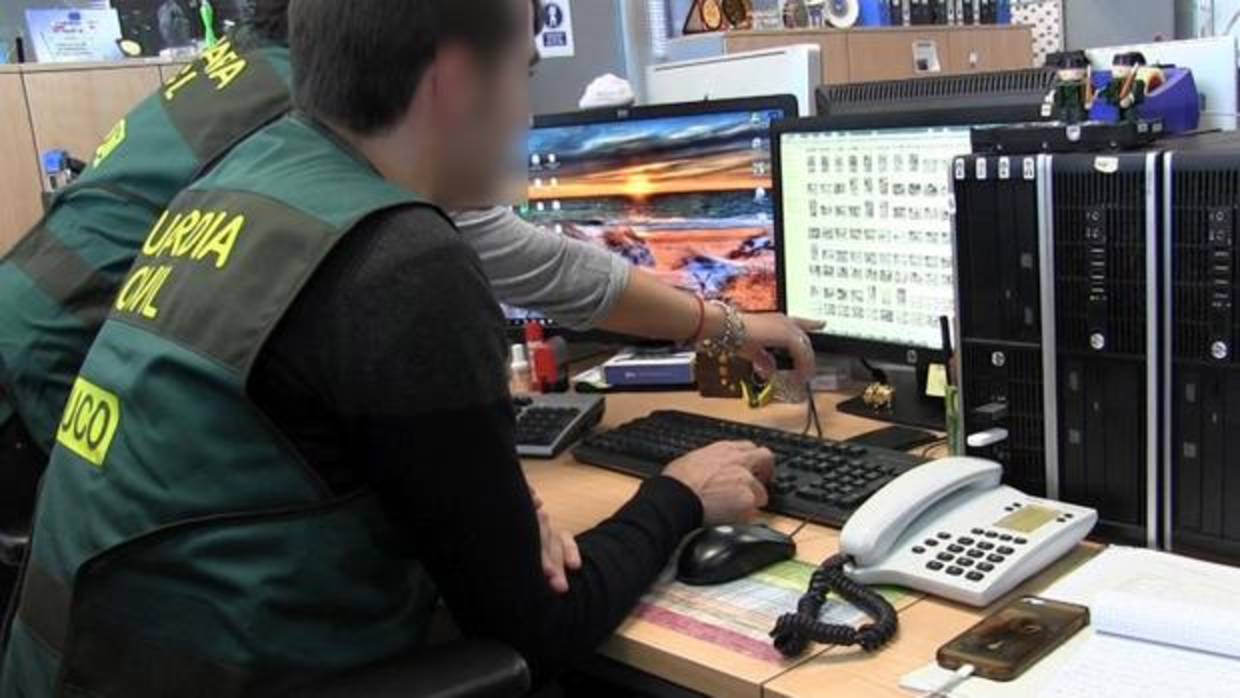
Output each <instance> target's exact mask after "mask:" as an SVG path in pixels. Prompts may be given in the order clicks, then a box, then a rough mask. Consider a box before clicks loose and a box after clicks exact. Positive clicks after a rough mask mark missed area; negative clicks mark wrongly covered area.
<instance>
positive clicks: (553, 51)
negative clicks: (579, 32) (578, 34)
mask: <svg viewBox="0 0 1240 698" xmlns="http://www.w3.org/2000/svg"><path fill="white" fill-rule="evenodd" d="M573 54H574V45H573V9H572V6H571V5H570V3H569V0H546V2H544V3H543V8H542V31H540V32H539V33H538V55H540V56H542V57H543V58H571V57H572V56H573Z"/></svg>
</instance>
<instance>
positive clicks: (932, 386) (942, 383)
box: [926, 364, 947, 397]
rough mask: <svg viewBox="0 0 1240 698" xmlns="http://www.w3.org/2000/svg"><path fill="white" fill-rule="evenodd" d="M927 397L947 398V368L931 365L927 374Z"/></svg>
mask: <svg viewBox="0 0 1240 698" xmlns="http://www.w3.org/2000/svg"><path fill="white" fill-rule="evenodd" d="M926 397H947V367H946V366H944V365H943V364H930V370H929V371H928V372H927V373H926Z"/></svg>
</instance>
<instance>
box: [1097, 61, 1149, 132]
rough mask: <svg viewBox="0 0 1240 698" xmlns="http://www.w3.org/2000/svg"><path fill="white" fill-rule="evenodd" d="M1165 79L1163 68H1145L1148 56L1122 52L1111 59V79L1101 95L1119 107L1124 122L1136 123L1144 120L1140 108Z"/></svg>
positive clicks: (1121, 119) (1120, 118)
mask: <svg viewBox="0 0 1240 698" xmlns="http://www.w3.org/2000/svg"><path fill="white" fill-rule="evenodd" d="M1161 82H1162V80H1161V74H1160V71H1157V70H1153V71H1151V70H1148V69H1146V68H1145V56H1144V55H1142V54H1140V53H1136V52H1133V53H1120V54H1117V55H1116V56H1115V59H1114V60H1113V61H1112V62H1111V81H1110V82H1109V83H1107V86H1106V89H1104V90H1103V91H1102V94H1101V95H1100V96H1101V97H1102V98H1103V99H1105V100H1106V101H1107V104H1110V105H1111V106H1113V107H1115V108H1116V109H1118V110H1119V120H1120V121H1121V122H1125V123H1133V122H1136V121H1139V120H1140V116H1139V115H1138V114H1137V109H1138V108H1139V107H1140V106H1141V105H1142V104H1143V103H1144V102H1145V98H1146V96H1147V95H1148V94H1149V93H1150V92H1151V91H1153V90H1155V89H1157V88H1158V85H1159V84H1161Z"/></svg>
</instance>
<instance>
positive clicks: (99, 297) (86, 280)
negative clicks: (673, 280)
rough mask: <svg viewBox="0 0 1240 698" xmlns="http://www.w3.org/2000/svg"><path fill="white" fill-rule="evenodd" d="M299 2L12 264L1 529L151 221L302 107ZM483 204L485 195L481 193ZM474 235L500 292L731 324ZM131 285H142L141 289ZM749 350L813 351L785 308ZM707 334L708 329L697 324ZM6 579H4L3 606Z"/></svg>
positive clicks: (595, 311) (230, 44)
mask: <svg viewBox="0 0 1240 698" xmlns="http://www.w3.org/2000/svg"><path fill="white" fill-rule="evenodd" d="M288 4H289V0H257V1H256V3H255V7H254V14H253V17H252V18H251V20H250V21H249V22H248V24H247V25H246V26H243V27H242V28H241V30H240V31H239V32H237V34H236V35H235V36H233V37H231V38H230V40H229V41H227V42H225V43H224V44H221V45H220V46H218V47H216V48H215V49H213V50H212V51H210V52H208V54H207V55H205V56H204V58H203V59H202V60H201V61H198V62H196V63H194V64H191V66H189V67H188V68H187V69H186V70H184V71H182V73H180V74H179V75H177V76H176V77H174V78H173V79H172V80H171V81H169V83H168V84H167V85H165V86H163V87H161V88H160V89H159V90H158V91H157V92H156V93H155V94H153V95H151V96H150V97H149V98H148V99H147V100H145V101H144V102H143V103H142V104H141V105H140V106H139V107H137V108H136V109H135V110H133V111H132V112H131V113H130V114H128V115H127V116H126V117H125V118H124V119H123V120H121V122H120V123H119V124H118V126H117V128H116V129H114V130H113V133H112V135H111V136H110V137H109V138H108V139H107V141H106V142H105V143H104V144H103V145H102V146H101V147H100V148H99V151H98V153H97V154H96V157H95V160H94V162H93V164H92V166H91V167H90V168H89V169H88V170H87V172H86V173H85V174H84V175H83V177H82V179H81V180H80V181H79V182H77V183H76V184H75V185H74V186H73V187H71V189H70V190H69V191H67V192H64V193H62V195H61V196H60V197H59V198H58V199H57V200H56V202H55V205H54V207H53V208H52V210H51V211H50V212H49V214H48V215H47V216H46V217H45V218H44V219H43V220H42V221H40V222H39V224H38V225H36V226H35V227H34V228H33V229H32V230H31V231H30V232H29V233H28V234H27V235H26V236H25V237H24V238H23V240H22V241H21V242H20V243H19V244H18V246H17V247H16V248H15V249H14V250H13V252H12V253H11V254H10V255H8V256H7V257H5V259H4V260H3V262H2V263H0V397H2V398H4V399H7V400H8V401H9V402H10V403H12V404H11V406H12V407H15V408H16V415H18V416H17V417H15V418H12V419H9V420H7V422H6V420H5V418H4V417H3V415H7V414H8V413H9V408H8V406H6V405H3V404H0V462H4V463H8V464H9V465H10V467H9V468H5V469H4V470H3V473H2V474H0V504H2V505H3V506H2V507H0V530H3V531H4V532H7V533H13V532H20V531H8V530H7V529H9V528H11V527H17V528H23V529H24V527H25V525H26V524H27V523H28V522H29V520H30V516H31V511H32V508H33V500H34V491H35V485H36V483H37V480H38V477H39V476H40V475H41V472H42V469H43V465H44V464H45V463H46V459H47V454H48V453H49V452H50V451H51V448H52V446H53V445H54V443H55V438H56V430H57V428H58V426H59V425H60V422H61V418H62V416H63V414H64V409H65V404H66V402H67V400H68V398H69V395H70V392H71V390H72V387H73V383H74V378H75V377H76V375H77V372H78V370H79V368H80V367H81V365H82V361H83V359H84V358H85V355H86V352H87V350H88V349H89V348H90V344H91V342H92V341H93V340H94V337H95V335H96V334H97V333H98V331H99V327H100V325H101V324H102V322H103V319H104V318H105V317H106V316H107V314H108V312H109V311H110V309H111V305H112V304H113V302H114V300H115V299H116V294H117V292H118V291H119V290H121V289H122V282H123V281H124V280H125V274H126V273H127V272H128V271H129V268H130V266H131V265H132V263H133V260H134V257H135V256H136V255H137V253H138V251H139V248H140V247H141V245H142V243H143V240H144V238H145V237H146V235H147V233H148V231H149V230H150V229H151V227H152V226H153V225H154V224H155V223H156V219H157V217H158V215H159V214H160V213H161V212H162V210H163V209H164V208H165V207H166V206H167V204H168V202H169V201H170V200H171V198H172V197H173V196H174V195H175V194H176V193H177V192H179V191H180V190H181V189H182V188H184V187H185V186H187V185H188V184H189V183H190V182H191V181H192V180H193V178H194V177H195V175H196V172H198V171H199V169H200V168H202V167H204V166H207V165H209V163H211V162H212V161H213V160H215V159H216V158H217V157H218V156H220V155H222V154H224V153H226V152H227V150H228V149H229V148H230V147H232V145H233V144H235V143H236V142H238V141H239V140H241V139H242V138H243V137H244V136H246V135H247V134H249V133H251V132H253V131H254V130H256V129H258V128H260V127H261V126H262V125H264V124H265V123H268V122H269V121H271V120H272V119H273V118H276V117H277V116H279V115H281V114H283V113H284V112H286V111H287V109H288V107H289V95H288V85H287V81H288V80H289V56H288V47H287V36H286V34H287V22H286V17H287V11H288ZM474 203H477V202H474ZM457 221H458V224H459V226H460V229H461V233H462V236H463V239H464V240H465V241H466V242H467V243H468V244H469V245H470V246H471V247H473V248H474V250H475V251H476V252H477V253H478V255H479V257H480V259H481V261H482V270H483V271H484V273H485V274H486V276H487V279H488V281H489V282H490V284H491V286H492V288H493V290H494V291H495V293H496V295H497V296H498V297H499V298H500V300H502V301H504V302H507V303H509V304H511V305H516V306H520V307H525V308H530V309H533V310H540V311H542V312H544V313H546V314H547V315H549V316H550V317H552V318H554V319H555V320H557V321H559V322H561V323H562V324H564V325H566V326H568V327H573V328H581V329H585V328H590V327H597V328H599V329H604V330H609V331H612V332H616V333H622V334H630V335H637V336H642V337H649V338H653V339H664V340H691V339H699V338H703V337H714V336H718V335H719V334H721V333H722V332H723V331H724V324H725V321H726V314H725V312H724V311H723V309H722V308H721V307H719V306H716V305H703V304H699V303H698V302H697V300H696V299H695V298H693V297H692V296H690V295H688V294H685V293H681V292H679V291H677V290H676V289H673V288H670V287H667V286H665V285H664V284H662V283H660V282H659V281H658V280H657V279H655V278H654V277H653V276H652V275H650V274H647V273H645V272H644V271H640V270H633V269H631V267H630V266H629V265H628V264H627V263H625V262H624V261H623V260H621V259H619V258H618V257H616V256H614V255H611V254H609V253H608V252H607V251H606V250H603V249H600V248H597V247H594V246H592V245H589V244H585V243H582V242H580V241H576V240H572V239H570V238H568V237H566V236H563V235H556V234H553V233H550V232H546V231H541V230H538V229H536V228H534V227H533V226H531V225H529V224H527V223H525V222H523V221H522V220H521V219H519V218H518V217H517V216H516V215H515V214H514V213H513V212H512V211H511V209H508V208H506V207H501V208H493V209H482V210H474V211H469V212H464V213H460V214H459V215H458V216H457ZM130 290H131V291H134V289H130ZM739 317H740V319H741V321H742V322H743V323H744V326H745V333H744V336H745V339H746V341H745V344H744V346H743V347H742V348H741V351H740V353H741V354H742V355H743V356H746V357H748V358H751V359H754V360H755V361H756V362H757V363H758V364H759V366H761V367H763V368H764V369H767V370H770V369H772V368H773V361H772V360H771V358H770V356H769V354H768V353H767V351H766V350H767V349H768V348H780V349H785V350H788V351H789V352H790V353H791V354H792V356H793V357H794V359H796V362H797V368H798V370H799V371H800V373H801V374H802V375H801V377H802V378H803V379H806V378H808V376H810V375H811V374H812V371H813V370H814V355H813V351H812V349H811V347H810V345H809V341H808V339H807V338H806V336H805V334H804V332H803V331H801V329H800V328H799V327H798V326H797V325H796V324H795V323H793V322H792V321H790V320H788V319H787V318H786V317H784V316H782V315H774V314H772V315H748V314H747V315H742V316H739ZM695 333H696V335H695ZM3 593H4V590H3V589H0V605H3Z"/></svg>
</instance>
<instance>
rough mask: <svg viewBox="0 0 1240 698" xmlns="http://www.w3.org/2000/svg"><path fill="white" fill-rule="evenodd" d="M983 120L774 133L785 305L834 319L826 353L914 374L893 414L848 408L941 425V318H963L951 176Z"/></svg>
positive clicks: (807, 123)
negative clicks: (935, 374)
mask: <svg viewBox="0 0 1240 698" xmlns="http://www.w3.org/2000/svg"><path fill="white" fill-rule="evenodd" d="M974 125H975V124H974V123H973V122H966V121H965V120H964V119H961V118H956V117H947V116H943V115H938V116H935V117H925V118H917V117H915V116H912V115H904V116H897V117H886V118H885V117H883V116H880V115H874V116H869V117H826V118H822V119H803V120H796V121H788V122H784V123H782V124H778V125H776V127H775V129H774V139H775V147H774V162H775V171H776V187H775V192H776V193H775V198H776V229H777V245H776V247H777V249H778V250H779V259H778V262H779V268H780V278H781V283H780V291H781V303H780V307H781V309H783V310H784V311H785V312H787V313H788V314H789V315H792V316H794V317H802V318H807V319H812V320H820V321H822V322H824V323H825V327H824V329H823V330H822V331H821V332H819V333H816V334H814V335H813V340H814V345H815V347H816V348H818V349H819V350H822V351H828V352H833V353H839V354H849V355H856V356H860V357H862V358H866V359H871V360H875V361H878V362H886V363H889V364H894V365H897V366H906V367H912V368H914V369H916V372H915V373H914V371H912V370H910V371H907V373H908V374H910V375H909V377H908V379H907V380H905V381H904V382H905V385H896V394H895V402H894V404H893V409H892V410H891V411H886V410H873V409H870V408H867V407H864V406H863V405H861V404H860V403H858V402H854V403H848V404H847V405H845V406H844V407H843V408H842V409H845V410H846V411H849V412H853V413H857V414H864V415H865V416H868V417H876V418H883V419H887V420H888V421H894V422H897V423H904V424H912V425H914V426H924V427H933V428H937V429H942V428H943V426H944V416H943V401H942V399H941V398H937V399H936V398H927V397H926V395H925V390H924V386H925V380H926V375H927V373H928V367H929V365H930V364H932V363H939V362H942V361H943V357H944V354H945V351H944V350H945V349H948V348H949V347H944V333H943V328H942V322H941V318H943V317H947V318H948V319H949V320H950V321H952V322H953V323H954V318H955V315H956V298H955V288H956V284H955V261H954V242H953V233H952V222H951V217H952V210H951V207H952V182H951V176H952V175H951V172H952V165H953V162H954V159H955V158H956V157H957V156H960V155H966V154H969V153H971V152H972V149H973V141H972V129H973V127H974ZM889 375H890V374H889ZM893 384H894V383H893Z"/></svg>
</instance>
